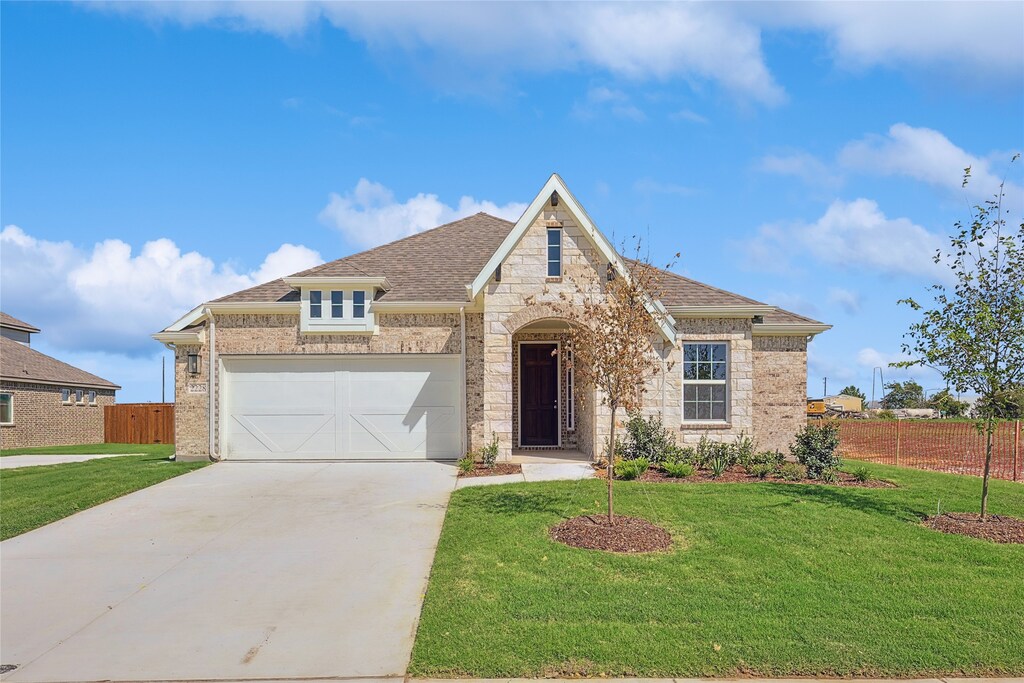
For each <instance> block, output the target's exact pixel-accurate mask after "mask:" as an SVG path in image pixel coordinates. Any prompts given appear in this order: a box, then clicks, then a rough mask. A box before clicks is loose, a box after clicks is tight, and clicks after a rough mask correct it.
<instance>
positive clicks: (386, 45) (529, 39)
mask: <svg viewBox="0 0 1024 683" xmlns="http://www.w3.org/2000/svg"><path fill="white" fill-rule="evenodd" d="M86 6H87V7H89V8H93V9H96V8H99V9H103V10H106V11H114V12H119V13H123V14H129V15H134V16H140V17H142V18H143V19H145V20H147V21H172V22H176V23H179V24H182V25H185V26H192V25H196V24H201V23H206V24H212V25H215V26H222V27H225V28H229V29H235V30H249V31H263V32H268V33H272V34H275V35H279V36H281V37H285V38H292V37H294V36H296V35H297V34H299V33H301V32H303V31H304V30H306V29H307V28H308V27H310V26H312V25H314V24H315V23H317V22H319V21H322V20H325V21H327V22H329V23H330V24H331V25H333V26H335V27H337V28H339V29H342V30H344V31H345V32H346V33H347V34H348V35H350V36H352V37H353V38H355V39H356V40H361V41H363V42H364V43H366V44H367V46H368V47H369V48H370V49H371V50H373V51H374V52H376V53H378V54H382V55H385V56H386V55H389V54H394V53H397V54H401V55H406V56H409V57H412V58H413V59H414V60H415V62H416V68H417V69H419V70H420V71H424V70H429V69H433V70H435V71H440V72H442V75H438V76H437V77H436V78H435V80H436V81H437V82H438V84H439V85H441V86H442V87H445V88H448V89H458V88H459V87H460V85H464V82H465V80H466V79H462V78H456V77H452V74H453V73H458V72H467V71H469V72H472V71H474V70H475V71H479V72H482V73H483V74H484V75H485V76H484V78H485V80H494V79H495V78H497V79H499V80H500V79H501V77H502V76H503V75H505V74H508V73H512V72H516V71H526V72H552V71H573V70H583V69H587V70H590V69H598V70H601V71H604V72H606V73H608V74H611V75H613V76H616V77H621V78H624V79H630V80H635V81H645V80H663V81H666V80H671V79H684V80H692V81H712V82H715V83H717V84H719V85H720V86H721V87H722V88H724V89H725V90H726V91H728V92H730V93H732V94H734V95H737V96H740V97H742V98H744V99H750V100H753V101H757V102H762V103H766V104H775V103H778V102H780V101H781V100H782V99H783V98H784V95H783V92H782V89H781V88H780V87H779V86H778V85H777V84H776V83H775V81H774V79H773V78H772V75H771V73H770V72H769V70H768V67H767V65H766V64H765V61H764V56H763V54H762V51H761V36H760V30H759V29H758V28H757V27H756V26H754V25H753V24H751V23H749V22H746V21H742V20H741V19H739V18H738V17H737V15H736V14H735V13H734V12H733V11H731V10H729V9H727V8H724V7H718V6H714V5H710V4H708V5H703V4H654V3H650V4H646V3H642V4H627V3H618V4H616V3H472V2H459V3H447V4H438V3H333V2H289V3H270V2H256V3H233V2H212V3H177V2H167V3H155V2H148V3H114V2H112V3H104V4H100V5H94V4H88V5H86Z"/></svg>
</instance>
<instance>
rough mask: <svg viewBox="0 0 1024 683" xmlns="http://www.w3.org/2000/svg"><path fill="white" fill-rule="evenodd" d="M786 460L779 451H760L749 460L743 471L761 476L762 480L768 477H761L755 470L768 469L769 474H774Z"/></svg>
mask: <svg viewBox="0 0 1024 683" xmlns="http://www.w3.org/2000/svg"><path fill="white" fill-rule="evenodd" d="M785 460H786V458H785V456H783V455H782V453H779V452H778V451H760V452H759V453H754V454H753V455H751V456H750V457H749V458H748V459H747V463H746V464H745V465H744V466H743V469H745V470H746V471H747V474H752V475H754V476H759V477H761V478H762V479H763V478H764V477H765V476H767V475H759V474H757V473H756V472H754V471H753V470H754V469H755V468H756V469H757V470H758V471H760V470H761V468H763V467H767V468H768V469H767V472H768V474H770V473H772V472H774V471H775V470H776V469H778V468H779V467H781V466H782V463H783V462H785Z"/></svg>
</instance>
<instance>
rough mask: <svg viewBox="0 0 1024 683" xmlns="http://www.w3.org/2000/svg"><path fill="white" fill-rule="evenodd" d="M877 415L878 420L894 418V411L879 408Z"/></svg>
mask: <svg viewBox="0 0 1024 683" xmlns="http://www.w3.org/2000/svg"><path fill="white" fill-rule="evenodd" d="M877 417H878V419H879V420H895V419H896V413H894V412H892V411H891V410H889V409H885V410H880V411H878V415H877Z"/></svg>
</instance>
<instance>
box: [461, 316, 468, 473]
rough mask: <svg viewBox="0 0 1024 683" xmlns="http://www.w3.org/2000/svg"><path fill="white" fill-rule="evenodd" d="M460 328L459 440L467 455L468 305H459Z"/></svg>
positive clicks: (463, 451) (464, 453) (463, 453)
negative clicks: (460, 402)
mask: <svg viewBox="0 0 1024 683" xmlns="http://www.w3.org/2000/svg"><path fill="white" fill-rule="evenodd" d="M459 328H460V331H461V334H462V344H460V345H459V373H460V374H461V375H462V408H461V409H460V410H459V415H460V420H459V423H460V426H461V427H462V429H461V432H460V433H461V436H460V437H459V441H460V443H461V445H462V455H463V456H465V455H466V454H467V452H468V450H469V438H468V436H467V435H466V427H467V425H466V401H467V400H468V392H467V391H466V307H465V306H460V307H459Z"/></svg>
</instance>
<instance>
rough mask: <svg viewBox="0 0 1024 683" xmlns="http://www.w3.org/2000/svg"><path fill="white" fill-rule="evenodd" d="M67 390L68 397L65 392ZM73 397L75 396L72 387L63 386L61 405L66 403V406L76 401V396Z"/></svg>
mask: <svg viewBox="0 0 1024 683" xmlns="http://www.w3.org/2000/svg"><path fill="white" fill-rule="evenodd" d="M65 391H66V392H68V397H67V398H64V392H65ZM73 397H74V391H73V390H72V389H71V388H69V387H61V390H60V404H61V405H64V406H69V405H71V404H72V403H74V398H73Z"/></svg>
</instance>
